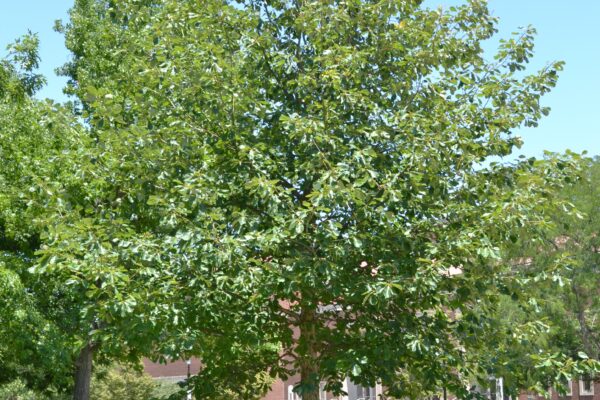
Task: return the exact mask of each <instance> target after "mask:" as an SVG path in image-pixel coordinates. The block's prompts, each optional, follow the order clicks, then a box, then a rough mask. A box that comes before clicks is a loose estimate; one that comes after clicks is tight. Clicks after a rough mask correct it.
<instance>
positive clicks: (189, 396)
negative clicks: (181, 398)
mask: <svg viewBox="0 0 600 400" xmlns="http://www.w3.org/2000/svg"><path fill="white" fill-rule="evenodd" d="M185 363H186V364H187V384H188V392H187V400H192V389H190V377H191V376H192V375H191V366H192V360H191V359H189V360H187V361H186V362H185Z"/></svg>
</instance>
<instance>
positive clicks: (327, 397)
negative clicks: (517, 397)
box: [143, 359, 600, 400]
mask: <svg viewBox="0 0 600 400" xmlns="http://www.w3.org/2000/svg"><path fill="white" fill-rule="evenodd" d="M143 363H144V370H145V371H146V372H147V373H148V374H150V376H152V377H153V378H154V379H158V380H162V381H170V382H179V381H183V380H185V379H186V378H187V376H188V367H189V374H190V375H195V374H197V373H198V371H199V370H200V361H199V360H198V359H192V360H190V362H189V364H188V362H186V361H182V360H179V361H175V362H172V363H168V364H158V363H154V362H152V361H150V360H148V359H144V360H143ZM298 380H299V377H292V378H291V379H289V380H287V381H282V380H280V379H277V380H276V381H275V382H274V383H273V385H272V386H271V390H270V391H269V392H268V393H267V394H266V395H265V397H263V400H300V397H299V396H297V395H296V394H295V393H294V392H293V388H294V384H296V383H297V382H298ZM344 391H346V392H347V393H348V395H347V396H342V397H337V398H335V399H337V400H379V399H380V398H381V397H380V395H381V394H383V390H382V388H381V386H380V385H377V386H376V387H371V388H365V387H362V386H359V385H355V384H354V383H352V382H351V381H350V380H349V379H346V381H345V382H344ZM320 397H321V400H332V399H334V396H333V395H331V393H325V391H324V390H321V396H320ZM525 400H527V399H525ZM599 400H600V399H599Z"/></svg>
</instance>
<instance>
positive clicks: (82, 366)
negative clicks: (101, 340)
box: [73, 343, 94, 400]
mask: <svg viewBox="0 0 600 400" xmlns="http://www.w3.org/2000/svg"><path fill="white" fill-rule="evenodd" d="M93 360H94V349H93V347H92V344H91V343H88V344H86V345H85V347H84V348H82V349H81V351H80V352H79V356H78V357H77V361H75V388H74V389H73V400H89V399H90V383H91V380H92V363H93Z"/></svg>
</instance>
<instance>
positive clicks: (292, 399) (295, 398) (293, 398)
mask: <svg viewBox="0 0 600 400" xmlns="http://www.w3.org/2000/svg"><path fill="white" fill-rule="evenodd" d="M288 400H302V397H300V396H299V395H298V393H295V392H294V386H292V385H290V386H288Z"/></svg>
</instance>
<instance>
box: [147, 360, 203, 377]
mask: <svg viewBox="0 0 600 400" xmlns="http://www.w3.org/2000/svg"><path fill="white" fill-rule="evenodd" d="M142 362H143V364H144V371H146V372H147V373H148V374H150V376H152V377H153V378H167V377H172V376H187V363H186V362H185V361H184V360H177V361H173V362H170V363H168V364H159V363H155V362H152V361H150V360H148V359H147V358H144V359H143V360H142ZM198 371H200V360H198V359H197V358H192V364H191V365H190V373H191V374H192V375H195V374H197V373H198Z"/></svg>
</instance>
